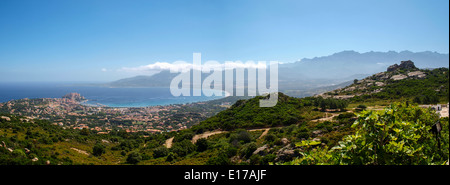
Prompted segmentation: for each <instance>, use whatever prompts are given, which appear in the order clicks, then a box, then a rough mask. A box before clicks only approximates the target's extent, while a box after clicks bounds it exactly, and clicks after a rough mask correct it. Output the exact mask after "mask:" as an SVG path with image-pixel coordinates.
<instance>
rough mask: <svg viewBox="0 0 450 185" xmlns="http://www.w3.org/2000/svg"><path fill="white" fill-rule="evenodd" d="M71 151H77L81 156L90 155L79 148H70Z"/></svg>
mask: <svg viewBox="0 0 450 185" xmlns="http://www.w3.org/2000/svg"><path fill="white" fill-rule="evenodd" d="M70 149H72V150H75V151H77V152H78V153H80V154H84V155H89V153H87V152H86V151H84V150H80V149H78V148H70Z"/></svg>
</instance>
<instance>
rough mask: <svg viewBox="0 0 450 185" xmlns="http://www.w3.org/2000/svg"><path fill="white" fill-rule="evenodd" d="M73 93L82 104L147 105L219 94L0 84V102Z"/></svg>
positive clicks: (157, 88)
mask: <svg viewBox="0 0 450 185" xmlns="http://www.w3.org/2000/svg"><path fill="white" fill-rule="evenodd" d="M71 92H76V93H80V94H81V96H84V97H85V98H86V99H88V101H87V102H85V104H88V105H99V104H101V105H105V106H108V107H147V106H157V105H170V104H186V103H193V102H201V101H208V100H214V99H219V98H223V97H225V92H222V93H221V94H222V95H223V96H210V97H208V96H204V95H202V96H179V97H175V96H172V94H171V93H170V89H169V88H164V87H149V88H109V87H96V86H83V85H76V84H70V83H29V82H27V83H24V82H19V83H3V82H2V83H0V102H2V103H3V102H7V101H10V100H17V99H23V98H30V99H32V98H61V97H62V96H64V95H66V94H68V93H71Z"/></svg>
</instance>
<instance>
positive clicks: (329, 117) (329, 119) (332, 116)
mask: <svg viewBox="0 0 450 185" xmlns="http://www.w3.org/2000/svg"><path fill="white" fill-rule="evenodd" d="M330 114H331V116H330ZM338 115H339V114H335V113H326V117H324V118H319V119H313V120H311V122H318V121H331V120H332V119H333V118H334V117H336V116H338Z"/></svg>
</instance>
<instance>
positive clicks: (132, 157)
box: [127, 151, 142, 164]
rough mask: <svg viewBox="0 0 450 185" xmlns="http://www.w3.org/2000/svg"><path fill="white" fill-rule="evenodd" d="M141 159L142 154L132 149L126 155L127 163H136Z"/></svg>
mask: <svg viewBox="0 0 450 185" xmlns="http://www.w3.org/2000/svg"><path fill="white" fill-rule="evenodd" d="M141 161H142V156H141V154H139V152H137V151H132V152H131V153H130V154H128V156H127V163H128V164H137V163H139V162H141Z"/></svg>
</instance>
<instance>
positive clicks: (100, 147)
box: [92, 143, 105, 156]
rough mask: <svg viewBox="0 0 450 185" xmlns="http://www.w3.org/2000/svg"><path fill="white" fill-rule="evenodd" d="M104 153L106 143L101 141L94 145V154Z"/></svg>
mask: <svg viewBox="0 0 450 185" xmlns="http://www.w3.org/2000/svg"><path fill="white" fill-rule="evenodd" d="M104 153H105V145H103V144H101V143H97V144H95V145H94V147H93V148H92V155H94V156H101V155H102V154H104Z"/></svg>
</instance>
